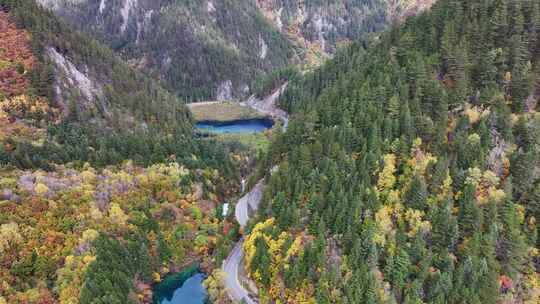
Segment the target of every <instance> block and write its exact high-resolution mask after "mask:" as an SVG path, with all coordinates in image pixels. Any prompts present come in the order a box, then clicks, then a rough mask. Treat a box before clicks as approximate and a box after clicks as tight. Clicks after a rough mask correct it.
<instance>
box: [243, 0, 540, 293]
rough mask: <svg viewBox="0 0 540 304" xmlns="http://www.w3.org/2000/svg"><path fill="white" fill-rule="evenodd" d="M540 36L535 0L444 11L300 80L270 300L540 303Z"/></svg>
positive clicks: (273, 210) (275, 157)
mask: <svg viewBox="0 0 540 304" xmlns="http://www.w3.org/2000/svg"><path fill="white" fill-rule="evenodd" d="M539 34H540V3H538V2H537V1H527V0H522V1H506V0H485V1H461V0H440V1H439V2H438V3H437V4H435V5H434V7H433V8H432V10H431V11H430V12H428V13H425V14H422V15H420V16H418V17H415V18H410V19H408V20H407V21H406V22H405V23H404V24H403V25H402V26H396V27H394V28H392V30H391V31H389V32H388V33H386V34H385V35H383V36H382V37H381V39H380V41H379V42H377V43H376V44H375V45H373V46H371V47H369V48H368V49H367V50H366V51H363V50H362V49H361V48H359V47H357V46H352V47H351V48H349V49H348V50H345V51H344V52H343V53H342V54H341V55H339V56H337V58H336V59H335V60H333V61H331V62H329V63H328V64H327V65H325V66H324V67H322V68H321V69H320V70H319V71H315V72H314V73H312V74H310V75H307V76H306V77H304V78H298V80H293V81H291V82H289V89H288V93H287V94H285V96H284V97H283V99H282V104H283V105H284V106H285V107H286V108H288V109H290V110H292V111H293V112H294V113H295V115H296V118H294V119H293V120H292V121H291V123H290V125H289V129H288V130H287V132H286V133H284V134H283V135H281V137H280V138H279V139H278V140H277V141H276V142H275V143H274V145H273V146H272V149H271V150H272V152H271V153H270V155H269V159H268V163H275V162H279V164H280V165H279V170H278V171H277V172H276V173H274V174H272V175H271V176H268V178H267V180H268V183H269V187H268V188H267V191H266V193H265V199H264V202H263V205H262V206H261V209H260V210H261V215H260V217H261V219H262V220H264V221H263V223H260V224H257V225H255V226H254V227H253V229H252V234H251V235H250V236H248V238H247V240H246V243H245V245H246V246H245V248H244V249H245V250H246V257H247V265H246V270H247V271H248V272H249V273H250V275H251V277H252V278H253V279H254V280H255V281H256V282H257V284H258V286H259V290H260V293H261V303H269V302H271V301H283V302H286V301H289V302H291V301H292V302H295V301H300V300H299V299H302V300H303V301H306V302H307V303H496V302H501V303H515V302H519V303H538V301H540V297H539V294H540V275H539V273H540V269H539V268H538V265H539V264H538V252H539V243H538V237H537V236H538V225H537V219H538V218H539V217H540V214H539V209H538V203H539V201H538V198H539V196H538V194H539V192H538V191H539V190H538V189H540V175H539V170H538V168H539V165H540V154H539V152H538V151H540V150H539V149H538V147H539V144H540V132H539V127H540V116H539V115H538V114H537V101H538V98H539V96H538V88H539V83H538V80H539V79H540V75H539V73H538V71H539V70H538V66H539V63H540V62H538V60H539V58H540V56H538V55H539V54H540V44H539V40H538V38H537V37H538V35H539ZM267 219H269V220H267Z"/></svg>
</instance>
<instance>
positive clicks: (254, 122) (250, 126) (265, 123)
mask: <svg viewBox="0 0 540 304" xmlns="http://www.w3.org/2000/svg"><path fill="white" fill-rule="evenodd" d="M273 125H274V122H273V121H272V120H271V119H246V120H236V121H230V122H213V121H203V122H199V123H197V124H196V125H195V127H196V128H197V129H199V130H201V131H208V132H211V133H218V134H224V133H257V132H262V131H264V130H267V129H270V128H272V126H273Z"/></svg>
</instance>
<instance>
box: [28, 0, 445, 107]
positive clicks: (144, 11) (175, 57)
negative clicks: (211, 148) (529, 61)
mask: <svg viewBox="0 0 540 304" xmlns="http://www.w3.org/2000/svg"><path fill="white" fill-rule="evenodd" d="M37 1H38V2H40V3H41V5H43V6H45V7H47V8H50V9H52V10H53V11H54V12H55V13H56V14H57V15H59V16H61V17H63V18H64V19H65V20H67V21H68V22H69V23H70V24H72V25H73V26H75V27H76V28H78V29H81V30H85V31H86V32H89V33H91V34H92V35H94V36H97V37H98V38H99V39H100V40H102V41H103V42H106V43H107V44H108V45H109V46H111V47H112V48H113V49H115V50H117V51H120V52H121V53H122V54H123V55H124V56H125V57H126V59H128V60H129V61H130V62H131V63H132V65H135V66H137V67H139V68H141V69H143V70H145V71H146V72H148V73H150V74H152V75H154V76H155V78H158V79H161V80H162V81H163V82H164V83H165V84H166V85H167V87H168V88H169V89H170V90H171V91H173V92H175V93H176V94H178V95H180V96H183V97H185V98H186V99H188V100H190V101H191V100H202V99H230V98H233V97H237V96H241V95H245V94H247V93H248V92H249V90H250V84H251V83H252V81H253V79H255V78H256V76H258V75H261V74H264V73H266V72H268V71H271V70H274V69H276V68H279V67H282V66H285V65H287V64H289V63H291V62H294V63H302V62H303V63H308V67H309V66H317V65H318V64H320V62H322V60H323V59H325V58H327V57H329V56H331V55H332V54H333V53H334V52H335V50H336V48H337V47H338V46H339V44H340V43H344V42H347V41H350V40H354V39H359V38H362V37H364V36H365V35H366V33H372V32H377V31H380V30H382V29H384V27H385V26H386V25H387V24H388V23H390V22H391V21H392V20H399V19H400V18H402V16H404V15H408V14H412V13H414V12H416V11H418V10H421V9H425V8H427V7H429V6H430V5H431V3H432V2H433V1H434V0H388V1H384V0H336V1H325V2H321V1H305V0H287V1H286V0H243V1H218V0H200V1H169V0H37Z"/></svg>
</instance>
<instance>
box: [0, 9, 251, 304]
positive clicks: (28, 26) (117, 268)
mask: <svg viewBox="0 0 540 304" xmlns="http://www.w3.org/2000/svg"><path fill="white" fill-rule="evenodd" d="M228 152H230V151H228V150H227V149H226V147H224V146H223V145H221V144H218V143H215V142H213V141H211V140H200V139H197V138H195V137H194V135H193V130H192V120H191V117H190V115H189V112H188V111H187V109H186V107H185V106H184V105H183V103H182V102H181V101H180V100H179V99H178V98H176V97H174V96H172V95H171V94H169V93H168V92H167V91H166V90H164V89H163V88H161V87H160V86H159V84H158V83H156V82H155V81H153V80H151V79H150V78H148V77H145V76H143V75H141V74H140V73H139V72H137V71H136V70H134V69H132V68H130V67H129V66H128V65H126V64H125V63H123V62H122V61H121V60H120V59H119V58H118V57H117V56H115V55H114V54H113V53H112V51H111V50H109V49H108V48H107V47H104V46H102V45H100V44H99V43H98V42H97V41H95V40H93V39H91V38H89V37H87V36H86V35H84V34H81V33H78V32H76V31H73V30H71V29H70V28H69V27H68V26H66V25H65V24H64V23H62V22H60V21H58V20H57V19H56V17H55V16H54V15H53V14H51V13H50V12H46V11H44V10H43V9H42V8H40V7H38V6H37V5H36V4H35V3H34V1H21V0H0V304H7V303H9V304H12V303H13V304H18V303H24V304H45V303H69V304H78V303H81V304H85V303H88V304H90V303H94V304H95V303H107V304H109V303H152V288H151V287H152V284H153V283H156V282H159V281H160V280H161V278H162V277H163V276H165V275H167V274H169V273H171V272H176V271H178V270H179V269H182V268H184V267H187V266H189V265H194V264H195V265H198V264H200V265H201V267H202V268H203V269H205V270H207V271H209V272H210V271H211V270H212V269H214V268H216V267H219V265H220V261H221V259H222V258H223V257H224V256H225V255H226V253H227V250H228V247H231V245H232V244H231V243H232V241H230V240H229V239H230V238H231V237H232V236H235V233H236V232H235V229H233V225H232V224H231V223H230V222H227V221H226V220H224V218H223V217H222V216H221V212H220V211H217V210H221V209H219V208H220V205H221V204H222V202H223V200H224V198H225V197H230V195H231V193H232V192H234V191H235V190H236V189H237V184H238V183H237V177H236V171H235V170H234V166H233V161H232V159H231V157H230V156H231V155H230V154H229V153H228ZM236 159H242V157H240V156H238V157H236Z"/></svg>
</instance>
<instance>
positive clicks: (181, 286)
mask: <svg viewBox="0 0 540 304" xmlns="http://www.w3.org/2000/svg"><path fill="white" fill-rule="evenodd" d="M205 279H206V275H205V274H204V273H201V272H199V271H198V270H193V269H190V270H187V271H184V272H182V273H179V274H174V275H171V276H168V277H167V278H165V280H163V282H161V283H159V284H158V285H157V286H155V288H154V304H206V303H208V302H207V300H208V293H207V291H206V289H205V288H204V286H203V281H204V280H205Z"/></svg>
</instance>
